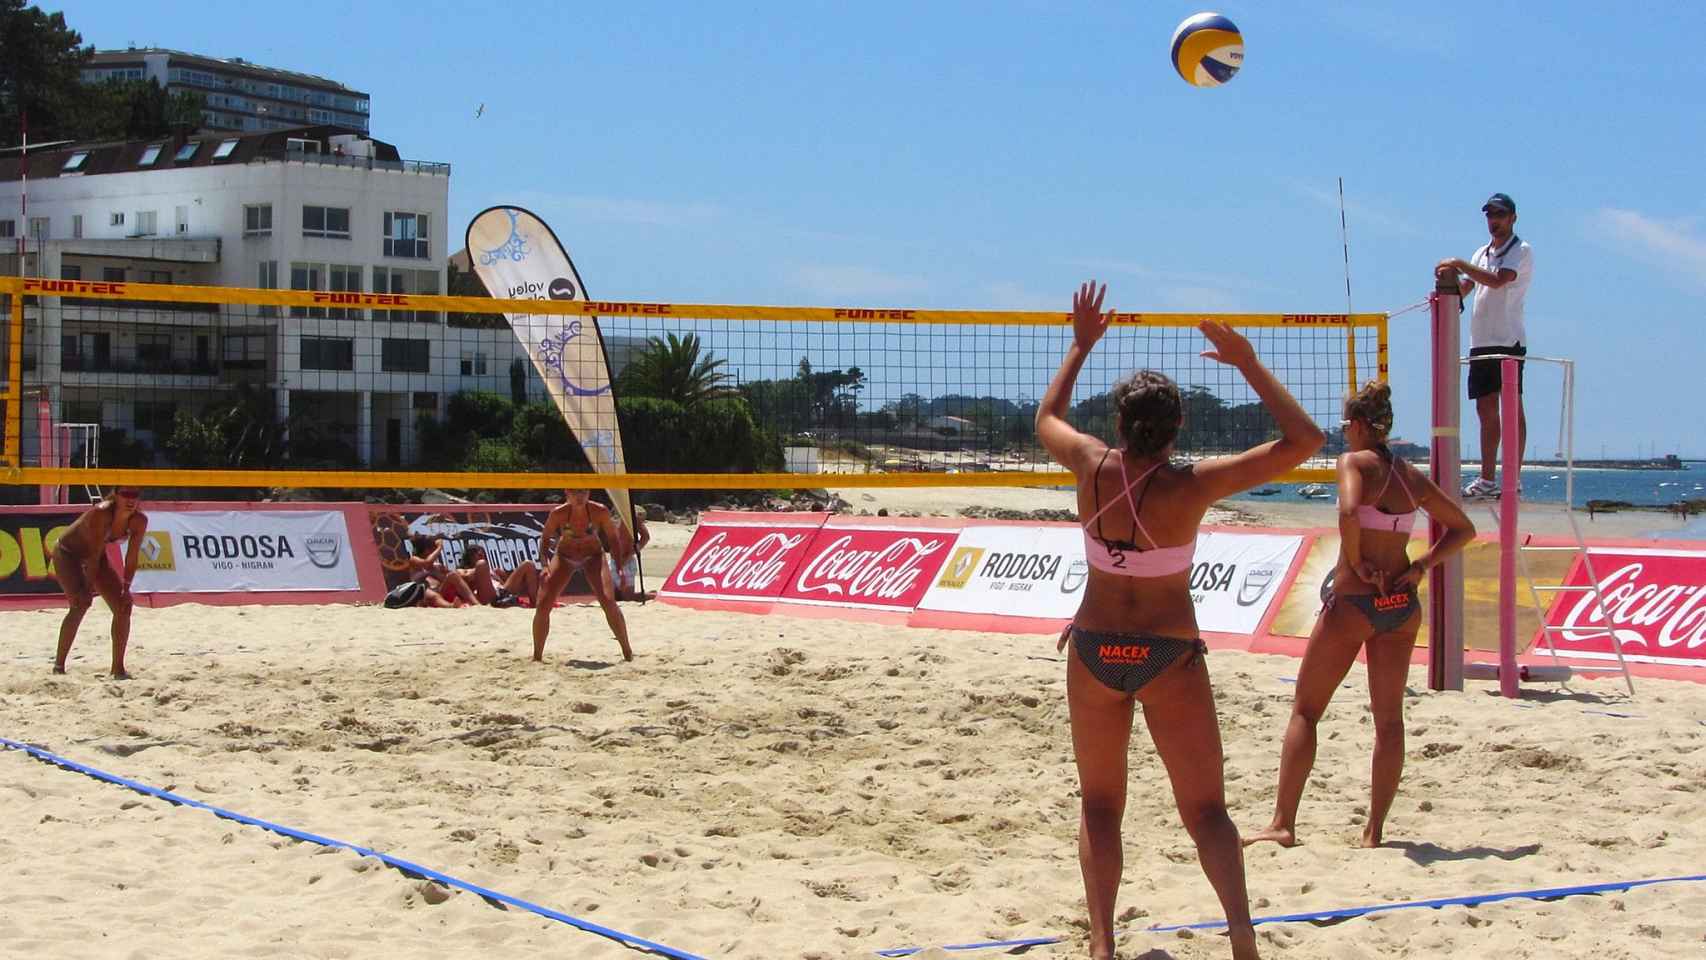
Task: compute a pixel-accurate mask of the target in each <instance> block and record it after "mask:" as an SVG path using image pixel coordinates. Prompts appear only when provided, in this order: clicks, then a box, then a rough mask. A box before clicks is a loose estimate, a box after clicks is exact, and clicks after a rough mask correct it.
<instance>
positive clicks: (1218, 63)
mask: <svg viewBox="0 0 1706 960" xmlns="http://www.w3.org/2000/svg"><path fill="white" fill-rule="evenodd" d="M1242 66H1244V35H1243V34H1241V33H1239V32H1238V26H1237V25H1236V24H1234V23H1233V22H1232V21H1231V20H1228V19H1226V18H1225V17H1223V16H1221V15H1220V14H1218V13H1199V14H1196V15H1195V16H1192V17H1187V18H1185V22H1184V23H1181V24H1179V29H1177V30H1174V31H1173V68H1174V69H1175V70H1178V71H1179V76H1181V77H1184V78H1185V82H1186V83H1188V84H1190V85H1191V86H1193V87H1218V86H1220V85H1221V84H1223V83H1225V82H1227V81H1228V80H1231V79H1232V78H1233V77H1235V76H1237V75H1238V68H1240V67H1242Z"/></svg>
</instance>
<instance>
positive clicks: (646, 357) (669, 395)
mask: <svg viewBox="0 0 1706 960" xmlns="http://www.w3.org/2000/svg"><path fill="white" fill-rule="evenodd" d="M700 349H701V347H700V343H699V335H698V334H696V333H690V334H688V335H687V336H685V337H677V336H676V335H675V334H673V333H671V334H668V339H667V340H665V339H663V338H660V337H651V338H649V339H648V340H647V341H646V348H645V349H644V350H642V351H640V353H639V355H638V356H636V357H634V359H633V360H632V361H631V362H630V363H629V364H628V368H627V369H626V370H623V371H622V376H621V378H620V380H619V382H618V384H617V389H618V390H619V391H620V392H621V393H622V394H624V395H626V396H630V397H633V396H640V397H657V398H658V399H660V400H670V401H673V402H675V403H678V404H680V405H681V406H683V407H687V408H689V409H691V408H693V407H696V406H698V405H699V404H701V403H703V402H705V401H706V400H714V399H716V398H718V397H726V396H729V395H731V394H733V393H734V390H733V389H732V388H731V387H730V386H729V385H728V383H729V380H730V377H729V375H728V374H727V373H725V372H723V371H722V370H720V369H718V368H719V367H721V366H723V364H725V363H728V361H727V360H724V359H713V358H712V357H711V356H710V354H709V353H704V354H701V353H700Z"/></svg>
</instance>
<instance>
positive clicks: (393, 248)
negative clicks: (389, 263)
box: [384, 210, 431, 260]
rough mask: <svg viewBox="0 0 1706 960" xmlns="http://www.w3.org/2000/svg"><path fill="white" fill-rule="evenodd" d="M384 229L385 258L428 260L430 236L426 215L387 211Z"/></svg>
mask: <svg viewBox="0 0 1706 960" xmlns="http://www.w3.org/2000/svg"><path fill="white" fill-rule="evenodd" d="M384 228H385V231H384V235H385V251H384V252H385V255H386V256H387V257H408V258H410V259H418V260H425V259H427V258H428V253H427V238H428V237H429V236H430V235H431V231H430V230H429V229H428V228H427V215H426V214H424V213H398V212H394V211H390V210H387V211H386V212H385V222H384Z"/></svg>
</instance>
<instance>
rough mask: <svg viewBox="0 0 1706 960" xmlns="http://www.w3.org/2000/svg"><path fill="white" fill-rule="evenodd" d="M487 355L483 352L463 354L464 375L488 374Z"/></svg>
mask: <svg viewBox="0 0 1706 960" xmlns="http://www.w3.org/2000/svg"><path fill="white" fill-rule="evenodd" d="M486 362H487V357H486V355H485V354H483V353H464V354H463V355H462V375H463V376H464V377H483V376H485V375H486Z"/></svg>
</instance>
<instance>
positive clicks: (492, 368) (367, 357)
mask: <svg viewBox="0 0 1706 960" xmlns="http://www.w3.org/2000/svg"><path fill="white" fill-rule="evenodd" d="M293 279H298V280H300V281H301V283H300V284H298V285H300V286H303V287H305V288H306V289H302V290H260V289H240V288H225V287H211V286H188V285H172V284H147V283H122V282H92V281H85V280H46V279H34V278H17V279H14V278H5V279H0V307H3V309H4V314H3V315H4V316H5V318H6V325H7V326H6V337H5V338H4V342H5V347H4V351H5V352H4V355H3V356H0V371H4V375H5V388H4V391H3V393H0V398H3V404H4V406H3V412H0V429H3V430H4V444H3V446H0V450H3V453H0V471H3V473H0V479H3V481H4V482H5V483H7V484H21V485H42V486H47V485H86V486H103V487H104V486H112V485H116V484H138V485H143V486H148V487H220V488H238V487H255V488H285V487H315V488H351V489H361V488H368V489H373V488H422V487H443V488H449V489H499V490H525V489H547V488H562V487H577V486H579V487H589V488H629V489H734V488H748V489H777V488H798V487H821V486H841V487H859V486H909V485H912V486H982V485H1002V486H1042V485H1057V484H1063V483H1069V482H1071V478H1070V475H1069V474H1066V473H1063V472H1062V471H1060V469H1059V468H1058V466H1057V465H1055V464H1054V463H1053V462H1052V461H1051V460H1050V458H1049V457H1048V454H1047V453H1046V451H1044V450H1043V449H1042V448H1041V446H1040V445H1039V444H1038V442H1037V439H1036V433H1035V429H1034V426H1033V421H1034V418H1035V415H1036V410H1037V405H1038V402H1039V400H1040V398H1041V397H1042V394H1043V392H1044V390H1045V389H1046V388H1047V386H1048V383H1049V380H1050V379H1051V378H1052V376H1053V375H1054V372H1055V370H1056V369H1057V368H1058V366H1059V363H1060V360H1061V357H1062V355H1063V354H1064V352H1065V349H1066V347H1067V345H1068V344H1069V343H1070V341H1071V336H1072V333H1071V325H1070V317H1069V315H1068V314H1067V313H1066V312H1064V311H1061V312H1035V311H1032V312H1025V311H982V310H978V311H962V310H922V309H918V310H914V309H890V308H869V309H866V308H820V307H770V306H739V305H717V304H668V303H644V302H584V301H569V300H548V299H546V300H505V299H491V298H485V297H453V296H438V295H433V294H406V293H373V292H367V291H364V290H363V289H362V287H363V286H364V284H363V282H362V279H363V278H362V274H361V272H360V271H359V269H358V268H354V267H352V268H350V269H349V271H348V272H340V271H339V270H338V269H337V268H335V267H334V268H331V269H330V270H329V271H325V272H323V273H322V272H320V271H318V270H315V271H307V272H305V275H304V276H302V277H300V278H293ZM371 286H373V287H376V288H377V287H380V286H383V284H380V283H379V282H378V281H375V282H374V283H373V284H372V285H371ZM434 286H436V285H434ZM429 288H430V287H429ZM392 289H396V287H392ZM507 315H526V316H530V317H539V316H548V317H576V318H585V319H587V320H592V319H594V318H595V319H596V323H595V328H596V329H597V330H598V331H599V332H600V333H601V335H602V340H603V350H602V358H601V359H602V362H604V363H606V364H607V365H608V366H607V369H606V370H604V371H574V370H566V371H562V372H563V373H564V375H565V379H566V381H568V382H598V381H599V379H600V376H607V377H608V382H609V383H610V384H611V385H612V388H613V393H614V397H615V402H614V404H607V405H606V408H607V409H611V410H613V411H614V412H613V413H611V414H608V415H606V417H607V418H611V419H613V420H614V422H611V423H592V424H590V430H589V429H588V425H587V424H586V423H585V422H584V421H583V423H582V427H581V430H580V431H579V432H580V433H581V434H583V435H582V436H579V437H577V436H575V435H574V434H572V433H571V432H570V431H569V429H568V427H567V426H566V424H565V421H564V417H563V416H562V415H561V414H560V413H559V411H558V408H557V407H556V406H554V404H553V396H552V393H551V392H550V391H548V390H547V386H546V382H545V380H544V379H542V378H541V376H540V370H542V369H545V367H544V366H543V365H542V361H540V359H539V358H538V357H536V356H533V355H530V353H529V351H528V350H527V349H526V348H525V347H523V345H522V344H521V343H520V341H519V340H518V339H517V337H516V335H515V334H514V332H512V330H511V328H510V327H511V322H510V317H509V316H507ZM1205 317H1207V318H1212V319H1217V320H1221V321H1224V322H1226V323H1227V324H1229V325H1231V326H1232V327H1234V328H1236V329H1238V330H1240V331H1241V332H1243V333H1244V334H1245V335H1246V336H1248V337H1249V338H1250V339H1251V341H1252V342H1253V343H1254V345H1255V347H1256V350H1257V353H1258V355H1259V356H1260V357H1261V358H1262V360H1263V362H1264V363H1266V364H1267V366H1268V367H1269V368H1270V369H1272V370H1273V371H1274V373H1275V374H1276V375H1277V376H1278V377H1279V379H1280V380H1281V382H1283V383H1284V384H1285V385H1286V386H1287V387H1288V388H1289V389H1290V390H1291V391H1292V392H1293V394H1294V395H1296V396H1297V397H1298V399H1299V400H1300V401H1301V402H1302V403H1303V405H1304V407H1305V409H1307V410H1308V411H1309V413H1310V415H1311V416H1312V417H1313V418H1314V419H1315V420H1316V422H1317V423H1319V424H1321V425H1322V427H1323V428H1324V429H1325V430H1326V431H1327V433H1328V435H1329V438H1330V440H1329V445H1328V448H1327V449H1326V450H1324V451H1323V453H1322V456H1323V457H1327V456H1330V455H1331V454H1332V453H1333V452H1334V444H1335V442H1336V439H1337V436H1338V430H1337V424H1338V420H1339V417H1340V410H1341V404H1342V401H1343V397H1344V394H1345V391H1346V390H1347V389H1348V388H1350V387H1351V386H1353V385H1355V384H1358V383H1360V382H1363V381H1366V380H1371V379H1379V380H1384V379H1385V377H1386V366H1387V356H1386V351H1387V328H1386V316H1385V315H1384V314H1354V315H1344V314H1278V313H1276V314H1197V313H1191V314H1155V313H1117V314H1115V316H1114V318H1113V323H1112V325H1111V326H1110V328H1109V331H1108V333H1107V336H1106V338H1105V339H1104V341H1103V342H1102V343H1101V344H1100V345H1098V347H1097V348H1096V350H1095V352H1094V353H1093V354H1092V355H1091V357H1090V359H1089V362H1088V363H1087V364H1086V365H1085V368H1084V370H1083V372H1082V374H1081V375H1080V377H1079V379H1078V383H1077V387H1076V389H1075V391H1074V394H1073V397H1072V405H1071V412H1070V419H1071V420H1072V421H1073V422H1074V423H1075V424H1076V425H1077V426H1078V427H1079V428H1080V429H1083V430H1086V431H1088V432H1091V433H1095V434H1097V435H1100V436H1103V437H1107V438H1110V439H1111V438H1112V436H1113V432H1114V410H1113V404H1112V400H1111V389H1112V387H1113V386H1114V384H1115V383H1116V382H1117V381H1118V380H1119V379H1121V378H1122V377H1124V376H1125V375H1127V374H1128V373H1129V372H1131V371H1132V370H1134V369H1139V368H1151V369H1156V370H1160V371H1162V372H1164V373H1166V374H1167V375H1169V376H1171V377H1173V378H1174V379H1175V380H1177V381H1178V383H1179V385H1180V387H1181V389H1182V390H1183V391H1184V395H1185V411H1186V412H1185V423H1184V426H1183V430H1182V432H1181V435H1180V438H1179V442H1178V453H1179V455H1180V456H1181V457H1183V458H1187V459H1195V458H1203V457H1210V456H1215V455H1219V454H1225V453H1232V452H1236V451H1239V450H1243V449H1246V448H1248V447H1250V446H1252V445H1254V444H1256V443H1260V442H1262V441H1263V440H1267V439H1270V438H1273V437H1275V436H1277V435H1278V434H1277V430H1276V428H1275V426H1274V423H1273V421H1272V419H1271V417H1269V415H1268V414H1267V411H1266V410H1265V409H1264V408H1263V406H1262V405H1261V403H1260V401H1259V400H1258V399H1257V397H1256V396H1255V394H1254V393H1253V391H1251V389H1250V388H1249V386H1248V385H1247V384H1246V383H1245V382H1244V380H1243V378H1242V377H1241V376H1240V375H1239V373H1238V372H1237V371H1236V370H1234V369H1232V368H1230V367H1227V366H1225V365H1222V364H1218V363H1215V362H1212V361H1209V360H1205V359H1203V358H1202V357H1201V356H1200V355H1199V354H1200V351H1202V350H1203V349H1204V348H1205V347H1206V343H1205V342H1204V340H1203V338H1202V336H1201V334H1200V333H1199V332H1198V331H1197V330H1196V325H1197V324H1198V322H1199V321H1200V320H1202V319H1203V318H1205ZM547 349H549V346H548V345H547ZM545 359H546V360H549V361H551V362H554V363H558V364H559V369H560V364H561V362H562V361H564V360H566V359H568V358H567V354H566V353H565V354H564V355H563V356H558V357H547V358H545ZM583 359H584V358H583ZM595 359H600V358H596V357H595ZM575 362H582V360H581V359H577V360H576V361H575ZM581 373H585V374H587V375H586V376H584V377H583V376H581ZM91 424H92V425H95V427H94V428H93V431H92V432H94V433H96V434H97V436H98V440H99V443H98V446H96V447H94V449H98V451H99V453H98V462H91V461H92V460H96V457H95V456H94V455H92V454H91V453H90V449H91V446H90V444H89V443H88V442H87V438H88V434H89V433H90V432H91V428H90V427H89V426H87V425H91ZM588 433H593V434H599V435H603V436H609V435H615V436H618V437H619V438H620V440H619V442H620V443H621V445H622V461H623V464H624V466H623V468H622V470H621V471H620V472H615V473H593V472H592V468H591V467H590V466H589V458H588V457H587V455H586V451H585V450H584V449H583V448H582V446H581V444H582V443H584V442H589V441H588V438H587V436H585V435H586V434H588ZM596 442H605V441H603V440H600V441H596ZM1286 479H1289V480H1294V481H1302V480H1319V481H1330V480H1331V479H1332V471H1331V463H1330V461H1329V460H1321V461H1316V462H1312V463H1310V464H1306V465H1305V467H1304V468H1303V469H1300V470H1298V471H1294V473H1293V474H1292V475H1290V476H1289V477H1287V478H1286Z"/></svg>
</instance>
